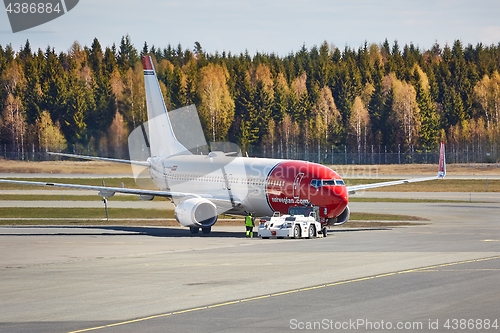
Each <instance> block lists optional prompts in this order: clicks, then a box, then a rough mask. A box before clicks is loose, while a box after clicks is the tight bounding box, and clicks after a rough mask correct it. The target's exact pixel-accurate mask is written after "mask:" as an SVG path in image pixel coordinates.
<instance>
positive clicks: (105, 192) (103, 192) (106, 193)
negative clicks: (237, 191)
mask: <svg viewBox="0 0 500 333" xmlns="http://www.w3.org/2000/svg"><path fill="white" fill-rule="evenodd" d="M1 183H7V184H18V185H33V186H48V187H57V188H69V189H74V190H90V191H99V195H100V196H103V197H111V196H113V195H114V194H115V193H124V194H136V195H144V196H158V197H167V198H173V197H177V198H189V197H191V198H201V196H199V195H197V194H193V193H185V192H172V191H158V190H142V189H133V188H124V187H108V186H93V185H79V184H64V183H50V182H32V181H24V180H10V179H0V184H1Z"/></svg>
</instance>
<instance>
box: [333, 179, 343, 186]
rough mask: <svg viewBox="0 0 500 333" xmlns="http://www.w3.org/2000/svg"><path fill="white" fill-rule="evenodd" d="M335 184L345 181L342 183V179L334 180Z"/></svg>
mask: <svg viewBox="0 0 500 333" xmlns="http://www.w3.org/2000/svg"><path fill="white" fill-rule="evenodd" d="M335 184H337V185H345V183H344V181H343V180H342V179H337V180H335Z"/></svg>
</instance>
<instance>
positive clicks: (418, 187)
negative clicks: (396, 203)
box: [344, 178, 500, 193]
mask: <svg viewBox="0 0 500 333" xmlns="http://www.w3.org/2000/svg"><path fill="white" fill-rule="evenodd" d="M394 180H395V179H375V178H370V179H357V178H351V179H349V178H346V179H344V181H345V182H346V184H347V185H348V186H349V185H362V184H372V183H380V182H386V181H394ZM367 191H376V192H467V193H469V192H500V179H446V178H445V179H439V180H431V181H425V182H418V183H408V184H402V185H394V186H387V187H378V188H375V189H372V190H367Z"/></svg>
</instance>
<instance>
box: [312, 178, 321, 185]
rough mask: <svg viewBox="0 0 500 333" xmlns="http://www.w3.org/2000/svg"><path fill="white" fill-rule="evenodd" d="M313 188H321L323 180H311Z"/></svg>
mask: <svg viewBox="0 0 500 333" xmlns="http://www.w3.org/2000/svg"><path fill="white" fill-rule="evenodd" d="M311 186H313V187H320V186H321V180H319V179H313V180H311Z"/></svg>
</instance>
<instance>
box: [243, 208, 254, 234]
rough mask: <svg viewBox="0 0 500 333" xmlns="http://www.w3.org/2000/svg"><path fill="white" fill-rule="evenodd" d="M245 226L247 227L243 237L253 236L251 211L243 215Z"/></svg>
mask: <svg viewBox="0 0 500 333" xmlns="http://www.w3.org/2000/svg"><path fill="white" fill-rule="evenodd" d="M245 227H246V229H247V231H246V233H245V237H247V238H248V237H250V238H253V227H254V221H253V216H252V213H248V214H247V216H246V217H245Z"/></svg>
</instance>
